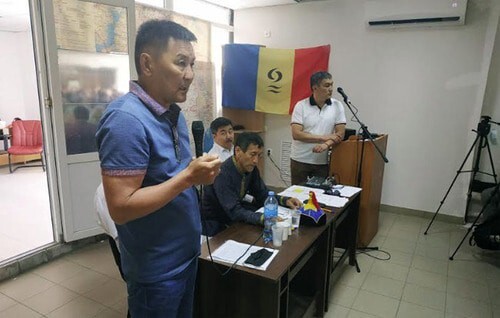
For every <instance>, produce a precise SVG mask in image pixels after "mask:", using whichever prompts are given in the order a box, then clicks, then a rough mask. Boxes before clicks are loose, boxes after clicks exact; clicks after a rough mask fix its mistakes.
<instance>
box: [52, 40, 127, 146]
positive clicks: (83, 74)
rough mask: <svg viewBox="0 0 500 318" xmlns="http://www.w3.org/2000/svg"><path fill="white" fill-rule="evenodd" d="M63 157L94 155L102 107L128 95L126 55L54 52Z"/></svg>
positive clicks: (104, 107) (103, 108)
mask: <svg viewBox="0 0 500 318" xmlns="http://www.w3.org/2000/svg"><path fill="white" fill-rule="evenodd" d="M58 58H59V72H60V78H61V86H62V87H61V89H62V102H63V104H62V107H63V116H64V131H65V135H66V153H67V154H68V155H73V154H79V153H87V152H95V151H97V145H96V142H95V133H96V128H97V123H98V122H99V119H100V118H101V115H102V113H103V112H104V110H105V109H106V106H107V105H108V103H109V102H111V101H112V100H113V99H115V98H117V97H118V96H121V95H123V94H125V93H126V92H127V91H128V79H129V78H130V74H129V60H128V55H121V54H103V53H87V52H77V51H68V50H58Z"/></svg>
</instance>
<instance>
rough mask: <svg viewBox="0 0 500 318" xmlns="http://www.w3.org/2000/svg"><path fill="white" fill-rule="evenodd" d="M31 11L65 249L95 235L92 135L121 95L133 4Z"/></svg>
mask: <svg viewBox="0 0 500 318" xmlns="http://www.w3.org/2000/svg"><path fill="white" fill-rule="evenodd" d="M39 4H40V6H41V14H42V21H44V24H43V33H44V39H45V41H46V42H45V54H46V64H47V74H48V78H47V81H48V95H49V96H48V97H47V99H48V100H49V102H50V108H51V118H50V120H51V122H52V123H53V126H52V132H53V136H54V138H53V139H54V158H55V169H56V174H57V178H58V184H59V204H60V209H61V225H62V233H63V239H64V240H65V241H67V242H68V241H73V240H77V239H81V238H85V237H88V236H92V235H96V234H99V233H101V232H102V230H101V229H100V228H99V226H98V225H97V222H96V217H95V212H94V204H93V198H94V192H95V189H96V188H97V186H98V184H99V182H100V180H101V176H100V167H99V158H98V154H97V148H96V144H95V138H94V135H95V131H96V127H97V126H96V125H97V123H98V121H99V119H100V117H101V114H102V113H103V111H104V109H105V108H106V106H107V105H108V103H109V102H110V101H111V100H112V99H114V98H116V97H118V96H120V95H122V94H125V93H126V92H127V91H128V81H129V79H130V74H131V70H132V67H133V61H132V60H133V59H131V58H129V55H130V52H133V50H132V47H133V36H132V33H133V32H135V22H134V18H135V15H134V1H132V0H127V1H123V0H120V1H118V0H114V1H113V0H95V1H81V0H52V1H43V2H42V1H40V2H39ZM132 56H133V54H132Z"/></svg>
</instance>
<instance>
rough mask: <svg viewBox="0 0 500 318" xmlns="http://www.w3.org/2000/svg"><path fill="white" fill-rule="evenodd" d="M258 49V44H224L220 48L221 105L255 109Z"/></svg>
mask: <svg viewBox="0 0 500 318" xmlns="http://www.w3.org/2000/svg"><path fill="white" fill-rule="evenodd" d="M259 50H260V46H259V45H252V44H226V45H224V47H223V49H222V61H223V66H222V106H224V107H228V108H238V109H248V110H255V98H256V94H257V71H258V64H259Z"/></svg>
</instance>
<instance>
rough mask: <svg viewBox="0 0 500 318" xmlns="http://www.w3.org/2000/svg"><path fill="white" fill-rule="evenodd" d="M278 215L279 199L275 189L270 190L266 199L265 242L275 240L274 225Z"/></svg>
mask: <svg viewBox="0 0 500 318" xmlns="http://www.w3.org/2000/svg"><path fill="white" fill-rule="evenodd" d="M277 217H278V200H277V199H276V197H275V196H274V191H269V193H268V197H267V199H266V201H264V234H263V238H264V243H269V242H271V241H272V240H273V230H272V226H273V225H274V223H275V222H276V218H277Z"/></svg>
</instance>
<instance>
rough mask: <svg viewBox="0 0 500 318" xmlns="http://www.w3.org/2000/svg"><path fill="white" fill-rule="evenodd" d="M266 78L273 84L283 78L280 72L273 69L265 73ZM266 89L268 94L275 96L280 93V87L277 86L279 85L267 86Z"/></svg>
mask: <svg viewBox="0 0 500 318" xmlns="http://www.w3.org/2000/svg"><path fill="white" fill-rule="evenodd" d="M267 78H268V79H270V80H271V81H272V82H273V83H278V82H279V81H281V79H282V78H283V73H281V71H280V70H278V69H277V68H276V67H275V68H273V69H271V70H269V72H267ZM267 87H268V90H267V91H268V92H271V93H275V94H279V93H281V86H279V85H276V84H271V85H268V86H267Z"/></svg>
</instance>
